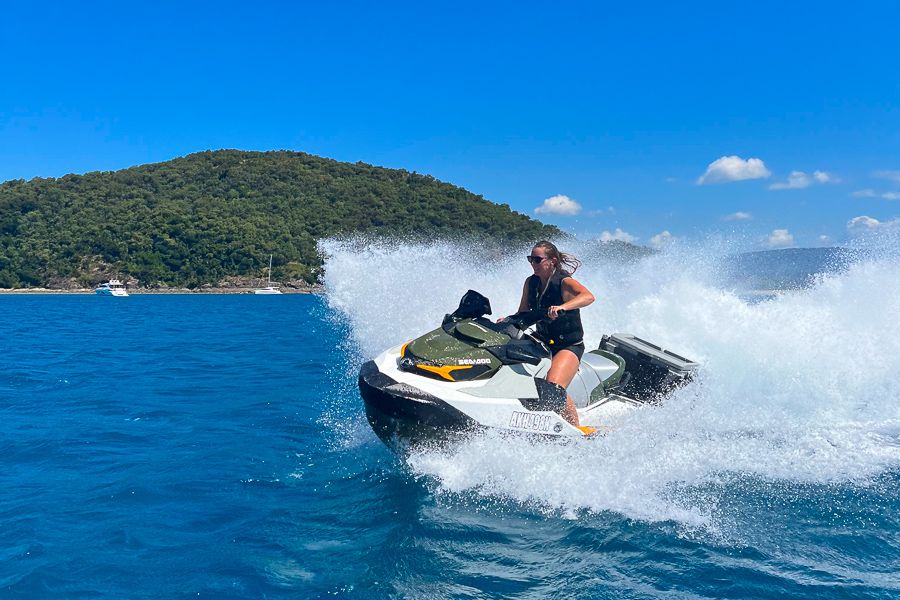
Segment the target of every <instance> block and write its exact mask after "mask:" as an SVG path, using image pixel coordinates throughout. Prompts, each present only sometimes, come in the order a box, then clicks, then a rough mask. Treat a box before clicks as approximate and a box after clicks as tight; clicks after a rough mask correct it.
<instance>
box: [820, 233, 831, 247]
mask: <svg viewBox="0 0 900 600" xmlns="http://www.w3.org/2000/svg"><path fill="white" fill-rule="evenodd" d="M819 243H820V244H822V245H823V246H825V245H827V244H830V243H831V237H829V236H827V235H820V236H819Z"/></svg>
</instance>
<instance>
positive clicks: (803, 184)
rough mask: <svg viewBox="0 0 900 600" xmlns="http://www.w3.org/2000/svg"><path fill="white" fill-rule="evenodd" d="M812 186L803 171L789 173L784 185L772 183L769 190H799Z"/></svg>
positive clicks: (810, 180)
mask: <svg viewBox="0 0 900 600" xmlns="http://www.w3.org/2000/svg"><path fill="white" fill-rule="evenodd" d="M811 185H812V179H810V177H809V175H807V174H806V173H804V172H803V171H791V174H790V175H788V178H787V181H786V182H784V183H773V184H772V185H770V186H769V189H770V190H801V189H803V188H807V187H809V186H811Z"/></svg>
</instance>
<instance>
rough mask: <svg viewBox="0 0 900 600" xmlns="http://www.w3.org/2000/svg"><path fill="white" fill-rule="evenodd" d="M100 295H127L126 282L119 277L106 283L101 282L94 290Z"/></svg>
mask: <svg viewBox="0 0 900 600" xmlns="http://www.w3.org/2000/svg"><path fill="white" fill-rule="evenodd" d="M94 293H95V294H97V295H98V296H127V295H128V292H127V291H126V290H125V284H124V283H122V282H121V281H119V280H118V279H110V280H109V281H107V282H106V283H101V284H100V285H98V286H97V288H96V289H95V290H94Z"/></svg>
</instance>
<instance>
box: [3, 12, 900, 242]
mask: <svg viewBox="0 0 900 600" xmlns="http://www.w3.org/2000/svg"><path fill="white" fill-rule="evenodd" d="M185 4H188V6H182V5H181V3H174V2H172V3H170V2H154V3H146V4H141V3H131V4H129V3H96V2H87V3H41V2H36V3H33V4H31V5H27V6H26V5H24V4H22V5H7V6H5V7H4V21H5V27H4V31H3V35H2V36H0V56H2V57H3V58H2V62H0V65H2V67H0V75H2V82H3V84H2V88H0V180H8V179H16V178H25V179H29V178H31V177H35V176H42V177H57V176H60V175H63V174H66V173H84V172H88V171H97V170H114V169H121V168H125V167H129V166H133V165H136V164H143V163H147V162H159V161H164V160H168V159H171V158H174V157H177V156H182V155H185V154H188V153H191V152H196V151H201V150H207V149H218V148H239V149H246V150H272V149H290V150H300V151H304V152H310V153H312V154H317V155H321V156H327V157H330V158H334V159H337V160H344V161H363V162H367V163H371V164H375V165H382V166H386V167H394V168H404V169H408V170H414V171H418V172H421V173H429V174H431V175H434V176H435V177H437V178H439V179H441V180H444V181H448V182H451V183H454V184H457V185H460V186H463V187H465V188H467V189H469V190H471V191H473V192H475V193H478V194H481V195H483V196H484V197H486V198H488V199H489V200H492V201H495V202H498V203H506V204H509V205H510V206H511V207H512V208H514V209H515V210H518V211H520V212H523V213H527V214H529V215H531V216H536V217H537V218H540V219H541V220H543V221H545V222H550V223H554V224H556V225H558V226H560V227H562V228H563V229H565V230H567V231H570V232H573V233H576V234H577V235H579V236H580V237H585V238H598V237H604V238H620V239H631V240H634V241H636V242H637V243H644V244H650V243H652V242H657V243H659V242H664V241H665V240H666V239H668V238H669V237H674V238H693V237H698V236H704V235H709V234H721V233H724V234H726V235H733V236H736V237H741V238H744V239H747V240H751V241H752V243H753V244H755V245H757V246H759V247H780V246H790V245H794V246H815V245H822V244H831V243H841V242H843V241H845V240H846V239H847V238H848V235H855V233H856V232H858V231H861V230H870V229H877V228H884V227H892V226H896V225H897V224H900V33H898V23H900V3H897V2H887V1H871V2H857V3H848V2H815V3H814V2H753V3H722V2H689V3H673V2H631V3H627V6H625V4H626V3H615V4H606V3H600V2H595V3H575V2H563V3H558V5H556V6H552V7H551V6H550V3H527V2H516V3H484V2H454V3H439V4H428V3H363V2H359V3H337V2H336V3H330V4H326V3H302V2H255V3H247V2H242V3H229V2H216V3H202V2H191V3H185ZM779 188H781V189H779ZM536 210H541V212H536ZM861 217H865V219H861ZM848 224H849V228H848ZM665 232H667V233H665ZM823 236H824V237H823Z"/></svg>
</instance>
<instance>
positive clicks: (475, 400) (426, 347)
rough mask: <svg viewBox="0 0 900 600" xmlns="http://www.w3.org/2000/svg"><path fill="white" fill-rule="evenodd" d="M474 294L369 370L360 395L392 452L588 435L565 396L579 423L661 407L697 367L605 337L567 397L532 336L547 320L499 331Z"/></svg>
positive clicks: (625, 337) (643, 344) (519, 319)
mask: <svg viewBox="0 0 900 600" xmlns="http://www.w3.org/2000/svg"><path fill="white" fill-rule="evenodd" d="M490 313H491V308H490V302H489V301H488V299H487V298H485V297H484V296H482V295H481V294H479V293H478V292H475V291H472V290H469V291H468V292H467V293H466V294H465V295H464V296H463V299H462V301H461V302H460V305H459V308H458V309H457V310H456V311H455V312H453V313H452V314H449V315H446V316H445V317H444V322H443V323H442V325H441V326H440V327H439V328H437V329H435V330H434V331H430V332H428V333H426V334H425V335H423V336H421V337H418V338H416V339H414V340H412V341H410V342H407V343H405V344H403V345H400V346H397V347H395V348H390V349H388V350H386V351H384V352H382V353H381V354H380V355H378V356H377V357H376V358H375V359H374V360H370V361H368V362H366V363H365V364H364V365H363V366H362V368H361V369H360V372H359V390H360V394H361V395H362V398H363V402H364V403H365V407H366V416H367V417H368V420H369V423H370V424H371V426H372V429H373V430H374V431H375V433H376V434H378V436H379V437H380V438H381V439H382V440H384V441H385V442H386V443H387V444H389V445H392V446H393V445H395V443H396V442H397V441H401V442H412V443H416V442H418V441H422V440H428V439H432V438H434V437H443V436H444V434H447V433H451V432H461V431H471V430H477V429H479V428H494V429H503V430H510V431H518V432H525V433H537V434H542V435H547V436H559V437H563V436H572V437H582V436H583V435H584V433H583V432H582V431H581V430H580V429H578V428H576V427H574V426H573V425H570V424H569V423H568V422H567V421H566V420H565V419H563V417H562V416H560V411H561V410H562V408H563V406H564V405H565V399H566V392H567V391H568V394H569V395H570V396H571V397H572V400H573V402H574V403H575V406H576V408H577V410H578V415H579V418H580V420H581V423H582V425H602V424H603V423H605V422H607V421H608V419H609V417H611V416H614V415H616V414H620V413H621V412H623V411H624V410H627V409H629V408H632V407H634V406H638V405H641V404H647V403H655V402H658V401H660V400H661V399H663V398H664V397H666V396H667V395H668V394H670V393H671V392H672V391H673V390H674V389H675V388H676V387H678V386H680V385H683V384H684V383H686V382H688V381H689V380H690V379H691V376H692V374H693V372H694V370H695V369H696V368H697V366H698V365H697V363H695V362H693V361H690V360H688V359H686V358H684V357H682V356H679V355H677V354H674V353H672V352H669V351H668V350H664V349H662V348H660V347H659V346H656V345H654V344H651V343H650V342H647V341H645V340H642V339H641V338H638V337H635V336H633V335H631V334H627V333H615V334H612V335H605V336H603V338H602V340H601V342H600V346H599V348H597V349H596V350H591V351H589V352H586V353H585V354H584V356H583V357H582V359H581V366H580V368H579V369H578V373H577V374H576V375H575V378H574V379H573V380H572V383H571V384H570V385H569V387H568V390H566V389H563V388H562V387H560V386H558V385H556V384H554V383H550V382H548V381H546V379H544V377H545V376H546V374H547V372H548V371H549V369H550V351H549V350H548V348H547V346H546V345H544V344H543V343H542V342H540V341H539V340H537V339H535V338H533V337H532V336H530V335H528V334H527V333H525V331H526V330H527V329H528V328H529V327H530V326H531V325H533V324H534V323H536V322H537V321H538V320H540V319H541V318H546V314H536V313H535V312H533V311H532V312H525V313H518V314H516V315H513V316H511V317H508V318H507V319H506V320H505V321H503V322H501V323H494V322H492V321H490V320H488V319H486V318H484V315H486V314H490Z"/></svg>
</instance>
